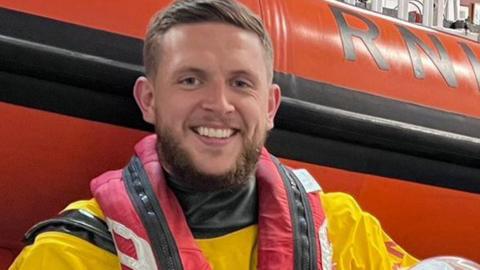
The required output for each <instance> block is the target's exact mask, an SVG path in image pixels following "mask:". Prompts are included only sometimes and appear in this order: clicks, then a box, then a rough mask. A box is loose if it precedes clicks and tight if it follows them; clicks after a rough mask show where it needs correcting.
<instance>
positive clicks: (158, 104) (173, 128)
mask: <svg viewBox="0 0 480 270" xmlns="http://www.w3.org/2000/svg"><path fill="white" fill-rule="evenodd" d="M144 62H145V63H144V64H145V73H146V76H145V77H140V78H138V80H137V82H136V84H135V87H134V96H135V99H136V101H137V103H138V106H139V107H140V109H141V111H142V113H143V118H144V120H145V121H147V122H149V123H152V124H154V125H155V128H156V135H152V136H148V137H146V138H145V139H143V140H142V141H140V142H139V143H138V144H137V146H136V147H135V155H134V157H133V158H132V160H131V161H130V163H129V164H128V165H127V166H126V168H125V169H123V170H117V171H111V172H107V173H105V174H103V175H101V176H99V177H98V178H96V179H94V180H93V181H92V183H91V189H92V193H93V196H94V198H93V199H91V200H88V201H79V202H75V203H73V204H71V205H69V206H68V207H67V208H66V209H65V210H64V211H63V212H62V213H61V214H60V215H59V216H58V217H56V218H53V219H51V220H47V221H45V222H41V223H39V224H37V225H36V226H34V227H33V228H32V229H31V230H30V231H29V232H28V233H27V235H26V239H27V243H28V244H29V245H28V246H27V247H25V249H24V250H23V251H22V253H21V254H20V255H19V256H18V258H17V259H16V260H15V262H14V264H13V265H12V266H11V268H10V269H135V270H136V269H257V268H259V269H400V268H402V267H409V266H411V265H414V264H415V263H416V262H417V260H416V259H415V258H413V257H411V256H410V255H409V254H407V253H406V252H405V251H404V250H403V249H401V248H400V247H398V246H397V245H395V243H394V242H393V241H392V240H391V239H390V238H389V237H388V236H387V235H386V234H385V233H384V232H383V231H382V229H381V227H380V225H379V223H378V222H377V221H376V220H375V218H373V217H372V216H370V215H369V214H367V213H365V212H363V211H362V210H361V209H360V208H359V207H358V205H357V204H356V202H355V201H354V200H353V199H352V198H351V197H349V196H347V195H345V194H339V193H333V194H324V193H322V192H321V190H320V188H319V187H318V186H317V185H316V182H315V181H314V180H313V179H312V178H311V176H309V175H308V173H306V172H305V171H292V170H290V169H288V168H285V167H284V166H283V165H281V164H280V163H279V162H278V160H277V159H276V158H275V157H273V156H271V155H270V154H268V152H267V151H266V150H265V149H263V145H264V142H265V139H266V137H267V133H268V131H269V130H270V129H272V128H273V120H274V116H275V113H276V111H277V109H278V107H279V104H280V89H279V87H278V85H276V84H273V83H272V76H273V50H272V44H271V41H270V38H269V36H268V34H267V33H266V31H265V29H264V26H263V25H262V23H261V21H260V20H259V19H258V18H257V17H256V16H255V15H253V14H252V13H251V12H250V11H249V10H247V9H246V8H245V7H244V6H242V5H240V4H238V3H236V2H234V1H225V0H200V1H192V0H185V1H178V2H175V3H174V4H173V5H171V6H170V7H168V8H167V9H166V10H165V11H163V12H161V13H159V14H158V15H157V16H155V17H154V19H153V20H152V22H151V24H150V26H149V29H148V33H147V36H146V39H145V47H144ZM107 225H108V230H107Z"/></svg>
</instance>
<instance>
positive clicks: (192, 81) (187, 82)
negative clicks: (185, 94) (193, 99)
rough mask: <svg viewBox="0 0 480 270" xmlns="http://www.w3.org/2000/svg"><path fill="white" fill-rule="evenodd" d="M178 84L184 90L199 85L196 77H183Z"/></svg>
mask: <svg viewBox="0 0 480 270" xmlns="http://www.w3.org/2000/svg"><path fill="white" fill-rule="evenodd" d="M179 84H180V85H182V86H183V87H185V88H189V89H190V88H195V87H198V86H199V85H200V84H201V82H200V80H199V79H198V78H196V77H185V78H182V79H180V80H179Z"/></svg>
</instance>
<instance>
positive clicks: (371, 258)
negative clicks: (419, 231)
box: [9, 193, 417, 270]
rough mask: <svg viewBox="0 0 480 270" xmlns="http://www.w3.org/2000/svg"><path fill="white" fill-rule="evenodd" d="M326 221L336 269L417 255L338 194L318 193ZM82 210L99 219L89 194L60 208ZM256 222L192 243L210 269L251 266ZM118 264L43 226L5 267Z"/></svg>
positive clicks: (407, 262)
mask: <svg viewBox="0 0 480 270" xmlns="http://www.w3.org/2000/svg"><path fill="white" fill-rule="evenodd" d="M320 199H321V200H322V203H323V206H324V210H325V214H326V217H327V222H328V236H329V238H330V241H331V243H332V247H333V261H334V264H335V269H336V270H350V269H351V270H353V269H402V268H404V269H406V268H408V267H409V266H412V265H414V264H415V263H416V262H417V260H416V259H415V258H413V257H412V256H410V255H409V254H408V253H407V252H405V251H404V250H403V249H402V248H401V247H399V246H397V245H396V244H395V242H393V241H392V239H391V238H390V237H389V236H388V235H387V234H386V233H385V232H384V231H383V230H382V228H381V226H380V223H379V222H378V221H377V219H375V218H374V217H373V216H371V215H370V214H368V213H366V212H364V211H362V210H361V209H360V207H359V206H358V204H357V203H356V201H355V200H354V199H353V198H352V197H351V196H349V195H347V194H344V193H322V194H321V195H320ZM78 209H81V210H82V211H88V212H89V213H91V214H93V215H95V216H96V217H98V218H100V219H104V215H103V213H102V211H101V209H100V207H99V205H98V204H97V202H96V201H95V200H94V199H92V200H88V201H78V202H75V203H73V204H71V205H69V206H68V207H67V208H66V209H65V210H64V211H66V210H78ZM257 233H258V230H257V226H256V225H253V226H249V227H246V228H243V229H241V230H238V231H235V232H232V233H229V234H227V235H223V236H220V237H216V238H210V239H197V240H196V242H197V244H198V245H199V247H200V249H201V250H202V252H203V254H204V256H205V257H206V258H207V260H208V262H209V263H210V265H211V266H212V269H214V270H223V269H225V270H227V269H228V270H236V269H256V265H257V245H256V243H257ZM17 269H21V270H34V269H35V270H38V269H55V270H64V269H65V270H67V269H68V270H84V269H102V270H103V269H105V270H110V269H112V270H113V269H116V270H119V269H121V267H120V262H119V260H118V257H117V256H115V255H114V254H113V253H111V252H109V251H106V250H105V249H102V248H100V247H98V246H95V245H94V244H92V243H90V242H88V241H85V240H83V239H81V238H79V237H76V236H73V235H71V234H66V233H63V232H57V231H47V232H44V233H41V234H39V235H38V236H37V237H36V239H35V242H34V243H33V244H31V245H29V246H27V247H25V248H24V249H23V251H22V252H21V253H20V255H19V256H18V257H17V258H16V260H15V262H14V263H13V264H12V266H11V267H10V268H9V270H17Z"/></svg>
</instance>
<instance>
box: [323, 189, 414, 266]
mask: <svg viewBox="0 0 480 270" xmlns="http://www.w3.org/2000/svg"><path fill="white" fill-rule="evenodd" d="M321 200H322V203H323V206H324V209H325V214H326V217H327V222H328V236H329V238H330V241H331V243H332V247H333V261H334V263H335V264H336V270H350V269H352V270H353V269H385V270H387V269H403V268H407V267H410V266H412V265H414V264H415V263H417V262H418V260H417V259H415V258H414V257H412V256H411V255H410V254H408V253H407V252H406V251H405V250H403V249H402V248H401V247H400V246H398V245H397V244H395V242H394V241H393V240H392V239H391V238H390V237H389V236H388V235H387V234H386V233H385V232H384V231H383V230H382V227H381V225H380V223H379V222H378V220H377V219H376V218H375V217H373V216H372V215H370V214H368V213H366V212H364V211H362V209H360V207H359V206H358V204H357V202H356V201H355V200H354V199H353V198H352V197H351V196H350V195H347V194H344V193H325V194H321Z"/></svg>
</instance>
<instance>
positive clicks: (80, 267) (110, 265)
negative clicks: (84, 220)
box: [9, 232, 120, 270]
mask: <svg viewBox="0 0 480 270" xmlns="http://www.w3.org/2000/svg"><path fill="white" fill-rule="evenodd" d="M38 269H52V270H53V269H55V270H90V269H102V270H114V269H115V270H120V262H119V260H118V257H117V256H115V255H113V254H111V253H110V252H107V251H105V250H103V249H101V248H99V247H97V246H95V245H93V244H91V243H90V242H87V241H84V240H82V239H80V238H77V237H74V236H70V235H68V234H65V233H60V232H45V233H42V234H40V235H38V236H37V238H36V239H35V244H33V245H30V246H27V247H25V248H24V249H23V250H22V252H21V253H20V255H18V257H17V258H16V259H15V261H14V263H13V264H12V265H11V266H10V268H9V270H38Z"/></svg>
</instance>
